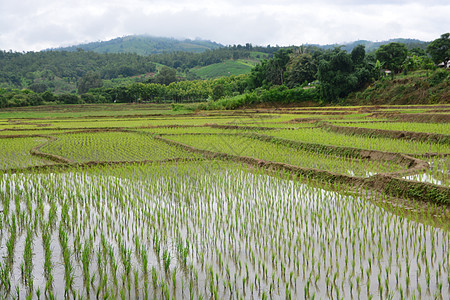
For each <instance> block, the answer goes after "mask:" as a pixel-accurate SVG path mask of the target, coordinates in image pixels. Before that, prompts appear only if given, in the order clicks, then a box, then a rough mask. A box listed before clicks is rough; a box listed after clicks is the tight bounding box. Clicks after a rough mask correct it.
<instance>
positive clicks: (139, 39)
mask: <svg viewBox="0 0 450 300" xmlns="http://www.w3.org/2000/svg"><path fill="white" fill-rule="evenodd" d="M221 47H223V46H222V45H220V44H217V43H214V42H211V41H204V40H176V39H171V38H163V37H151V36H145V35H136V36H126V37H121V38H116V39H112V40H110V41H105V42H92V43H88V44H82V45H76V46H72V47H66V48H59V49H56V50H59V51H71V52H73V51H80V50H83V51H93V52H96V53H136V54H139V55H150V54H160V53H165V52H173V51H186V52H204V51H207V50H213V49H218V48H221Z"/></svg>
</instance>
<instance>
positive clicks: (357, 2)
mask: <svg viewBox="0 0 450 300" xmlns="http://www.w3.org/2000/svg"><path fill="white" fill-rule="evenodd" d="M449 31H450V1H449V0H423V1H418V0H413V1H411V0H410V1H408V0H368V1H364V0H308V1H305V0H271V1H269V0H192V1H184V0H13V1H11V0H0V49H1V50H13V51H37V50H42V49H46V48H51V47H59V46H69V45H75V44H79V43H86V42H92V41H101V40H109V39H112V38H116V37H121V36H125V35H133V34H149V35H153V36H164V37H175V38H191V39H194V38H202V39H209V40H212V41H215V42H218V43H221V44H225V45H229V44H245V43H247V42H249V43H252V44H254V45H264V46H265V45H267V44H271V45H276V44H278V45H280V46H281V45H283V46H284V45H301V44H305V43H319V44H330V43H342V42H350V41H355V40H358V39H365V40H372V41H382V40H388V39H390V38H397V37H402V38H417V39H421V40H425V41H430V40H434V39H436V38H438V37H439V36H440V35H441V34H442V33H445V32H449Z"/></svg>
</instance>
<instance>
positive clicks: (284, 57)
mask: <svg viewBox="0 0 450 300" xmlns="http://www.w3.org/2000/svg"><path fill="white" fill-rule="evenodd" d="M291 53H292V50H291V49H280V50H278V51H277V52H275V53H274V55H273V58H272V59H271V60H269V62H268V63H267V68H266V80H267V82H270V83H271V84H274V85H282V84H284V73H285V72H286V65H287V63H288V62H289V58H290V54H291Z"/></svg>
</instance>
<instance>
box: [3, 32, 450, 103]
mask: <svg viewBox="0 0 450 300" xmlns="http://www.w3.org/2000/svg"><path fill="white" fill-rule="evenodd" d="M449 36H450V35H449V34H443V35H442V36H441V37H440V38H438V39H436V40H435V41H433V42H431V43H429V44H428V45H427V47H426V48H425V50H424V49H423V47H416V48H411V45H416V44H414V43H413V44H410V45H409V46H410V47H408V46H407V45H406V44H404V43H399V42H391V43H388V44H384V45H381V46H380V47H379V48H377V49H376V50H375V51H370V52H368V51H366V48H365V46H364V45H357V46H355V47H353V49H352V50H351V51H347V50H345V49H343V47H334V48H331V49H323V48H320V47H316V46H312V45H309V46H300V47H270V46H268V47H254V46H252V45H251V44H246V45H234V46H228V47H222V48H218V49H215V50H207V51H204V52H202V53H193V52H180V51H176V52H168V53H162V54H155V55H149V56H141V55H137V54H131V53H120V54H117V53H116V54H113V53H109V54H100V53H95V52H88V51H84V50H82V49H79V50H78V51H75V52H68V51H43V52H29V53H14V52H4V51H3V52H0V107H7V106H23V105H38V104H42V103H55V102H56V103H95V102H144V101H154V102H161V101H174V102H198V101H205V100H211V101H210V103H209V104H208V105H209V107H216V108H220V107H218V105H217V104H214V103H215V101H216V100H219V99H232V100H230V101H231V102H229V105H227V104H226V101H225V102H224V100H221V101H220V103H222V104H221V105H222V106H223V108H234V107H236V106H239V105H242V104H254V103H257V102H261V101H272V100H273V101H285V102H286V101H287V102H290V101H310V100H311V99H313V98H314V99H315V100H316V101H318V102H321V103H337V102H339V101H342V99H345V97H347V96H348V95H349V94H350V93H353V92H357V91H362V90H363V89H364V88H365V87H367V86H368V85H370V84H371V83H372V82H374V81H375V80H377V79H379V78H380V77H384V76H385V75H386V74H387V73H388V74H389V75H390V77H391V79H393V78H394V76H395V74H398V73H404V74H407V73H408V72H411V71H415V70H419V69H423V70H433V69H435V68H436V65H437V64H439V63H445V64H446V63H447V62H448V60H449V56H450V55H449V49H450V46H449V43H450V39H449ZM244 58H252V59H258V60H260V63H258V64H256V65H255V66H254V67H253V68H252V69H251V71H250V73H249V74H244V75H239V76H228V77H222V78H217V79H209V80H198V79H197V78H196V77H195V76H191V77H190V74H191V73H190V72H189V70H192V68H196V67H201V66H207V65H212V64H215V63H219V62H223V61H229V60H239V59H244ZM386 70H388V72H386ZM141 74H151V76H140V75H141ZM443 74H444V75H440V76H441V77H442V78H443V79H442V80H441V81H445V82H448V79H447V77H448V76H447V75H448V72H444V73H443ZM130 78H132V79H130ZM123 79H126V80H127V81H121V80H123ZM108 80H109V81H108ZM115 80H117V81H115ZM107 81H108V84H105V82H107ZM120 81H121V83H122V84H118V82H120ZM124 82H126V83H125V84H124ZM64 85H68V86H70V87H71V88H72V89H70V90H67V86H66V87H64ZM242 95H245V97H242ZM233 99H234V100H233ZM270 99H272V100H270ZM274 99H275V100H274ZM276 99H278V100H276ZM283 99H284V100H283ZM227 101H228V100H227ZM206 108H208V106H207V107H206Z"/></svg>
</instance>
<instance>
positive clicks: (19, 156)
mask: <svg viewBox="0 0 450 300" xmlns="http://www.w3.org/2000/svg"><path fill="white" fill-rule="evenodd" d="M46 141H47V139H45V138H41V137H27V138H5V139H0V169H12V168H24V167H30V166H40V165H46V164H51V163H52V162H51V161H49V160H46V159H42V158H39V157H36V156H33V155H31V154H30V150H31V149H32V148H34V147H37V146H39V145H42V144H43V143H45V142H46Z"/></svg>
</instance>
